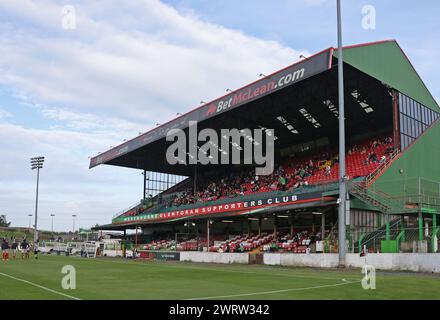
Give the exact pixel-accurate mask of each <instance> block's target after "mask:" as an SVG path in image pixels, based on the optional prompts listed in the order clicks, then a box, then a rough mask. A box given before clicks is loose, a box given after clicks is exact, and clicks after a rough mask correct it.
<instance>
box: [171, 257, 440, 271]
mask: <svg viewBox="0 0 440 320" xmlns="http://www.w3.org/2000/svg"><path fill="white" fill-rule="evenodd" d="M180 261H190V262H205V263H223V264H230V263H240V264H248V263H249V254H247V253H217V252H181V253H180ZM263 263H264V264H266V265H282V266H294V267H315V268H335V267H337V266H338V254H336V253H329V254H319V253H311V254H295V253H265V254H264V255H263ZM346 264H347V266H348V267H353V268H362V267H363V266H364V265H366V264H367V265H372V266H374V267H375V268H376V269H378V270H408V271H419V272H435V273H440V253H370V254H368V255H367V256H366V257H360V256H359V254H354V253H348V254H347V259H346Z"/></svg>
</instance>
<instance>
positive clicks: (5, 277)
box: [0, 255, 440, 300]
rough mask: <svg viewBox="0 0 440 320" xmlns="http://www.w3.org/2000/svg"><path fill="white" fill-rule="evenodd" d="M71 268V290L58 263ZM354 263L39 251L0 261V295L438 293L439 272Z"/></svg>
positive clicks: (257, 296) (230, 296)
mask: <svg viewBox="0 0 440 320" xmlns="http://www.w3.org/2000/svg"><path fill="white" fill-rule="evenodd" d="M65 265H72V266H74V267H75V269H76V289H75V290H64V289H62V287H61V281H62V278H63V277H64V276H65V275H64V274H62V273H61V269H62V267H63V266H65ZM376 276H377V280H376V290H364V289H362V286H361V279H362V274H361V271H360V270H322V269H309V268H287V267H279V266H274V267H272V266H262V265H214V264H195V263H182V262H159V261H148V262H146V261H129V260H123V259H111V258H98V259H86V258H79V257H62V256H42V255H40V256H39V259H38V260H35V259H33V258H32V257H31V259H29V260H27V261H26V260H24V261H23V260H10V261H7V262H0V299H54V300H55V299H81V300H82V299H105V300H108V299H129V300H134V299H222V300H223V299H440V276H438V275H427V274H415V273H403V272H400V273H390V272H387V273H384V272H379V271H378V272H377V275H376Z"/></svg>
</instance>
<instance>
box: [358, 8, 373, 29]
mask: <svg viewBox="0 0 440 320" xmlns="http://www.w3.org/2000/svg"><path fill="white" fill-rule="evenodd" d="M361 12H362V20H361V25H362V28H363V29H364V30H376V8H375V7H374V6H373V5H371V4H368V5H365V6H363V7H362V11H361Z"/></svg>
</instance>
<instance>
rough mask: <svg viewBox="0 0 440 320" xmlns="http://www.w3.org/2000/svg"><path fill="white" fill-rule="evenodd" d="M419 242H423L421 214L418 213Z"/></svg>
mask: <svg viewBox="0 0 440 320" xmlns="http://www.w3.org/2000/svg"><path fill="white" fill-rule="evenodd" d="M418 220H419V241H422V240H423V215H422V212H421V211H420V212H419V219H418Z"/></svg>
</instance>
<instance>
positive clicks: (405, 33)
mask: <svg viewBox="0 0 440 320" xmlns="http://www.w3.org/2000/svg"><path fill="white" fill-rule="evenodd" d="M342 2H343V27H344V44H355V43H363V42H369V41H376V40H382V39H396V40H398V42H399V44H400V45H401V46H402V48H403V49H404V51H405V52H406V53H407V55H408V56H409V58H410V59H411V61H412V63H413V64H414V66H415V68H416V69H417V71H418V72H419V74H420V75H421V77H422V79H423V80H424V81H425V83H426V85H427V87H428V88H429V89H430V90H431V92H432V93H433V95H434V97H435V98H436V99H437V100H439V97H440V80H439V77H438V73H439V71H440V67H439V64H438V60H439V50H440V44H439V42H438V39H439V35H440V34H439V32H440V31H439V30H440V22H439V21H440V19H438V17H437V13H438V12H440V3H439V2H438V1H423V5H420V2H414V1H398V2H397V1H391V0H388V1H386V0H385V1H384V0H382V1H360V0H351V1H348V0H345V1H342ZM64 5H72V6H73V7H74V9H75V22H76V24H75V28H73V29H65V28H63V27H62V26H63V24H62V23H63V17H64V16H63V11H62V10H63V6H64ZM365 5H372V6H374V8H375V9H376V29H374V30H365V29H364V28H362V24H361V21H362V18H363V15H362V8H363V7H364V6H365ZM335 9H336V7H335V1H334V0H303V1H299V0H298V1H297V0H291V1H284V0H278V1H276V2H275V1H259V0H258V1H256V0H254V1H250V0H242V1H231V0H228V1H227V0H217V1H216V0H210V1H202V0H198V1H196V0H168V1H159V0H132V1H127V2H120V1H116V0H106V1H93V2H91V1H86V0H82V1H73V0H72V1H55V0H41V1H38V2H35V1H30V0H15V1H7V0H0V56H1V57H2V59H1V60H0V148H1V150H2V151H3V154H2V161H3V163H2V169H1V171H0V214H6V215H7V216H8V218H9V219H10V220H11V221H12V223H13V225H16V226H27V225H28V217H27V215H28V214H29V213H33V210H34V188H35V175H34V172H32V171H31V170H30V169H29V158H30V157H32V156H35V155H40V154H42V155H45V156H46V158H47V161H46V164H45V168H44V169H43V172H42V181H41V204H40V217H41V219H40V223H41V227H42V228H45V229H49V228H50V214H51V213H54V214H55V215H56V217H55V229H57V230H67V229H69V228H71V224H72V217H71V215H72V214H76V215H77V216H78V217H77V226H83V227H90V226H91V225H92V224H95V223H108V222H109V221H110V219H111V217H112V216H113V214H114V213H116V212H117V211H119V210H122V209H124V208H125V207H127V206H129V205H131V204H133V203H135V202H136V201H138V200H139V199H140V197H141V192H142V191H141V188H142V180H141V175H140V172H139V171H136V170H130V169H121V168H113V167H109V166H101V167H98V168H96V169H93V170H89V169H88V161H89V159H88V157H89V156H91V155H96V154H97V153H98V152H99V151H105V150H106V149H108V148H109V147H110V146H114V145H116V144H118V143H121V142H122V140H123V139H128V138H132V137H134V136H136V135H137V134H138V132H145V131H147V130H149V129H151V128H152V127H154V125H155V123H163V122H164V121H167V120H169V119H171V118H172V117H174V116H175V114H176V113H177V112H184V111H187V110H189V109H191V108H194V107H195V106H197V104H198V102H199V101H200V100H205V101H208V100H210V99H213V98H215V97H217V96H220V95H222V94H224V92H225V88H236V87H239V86H242V85H244V84H246V83H248V82H251V81H253V80H255V79H256V77H257V75H258V74H259V73H270V72H272V71H274V70H276V69H279V68H281V67H283V66H286V65H288V64H290V63H293V62H295V61H296V60H297V59H298V57H299V55H300V54H304V55H308V54H312V53H314V52H317V51H319V50H322V49H324V48H327V47H329V46H334V45H336V16H335Z"/></svg>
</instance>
